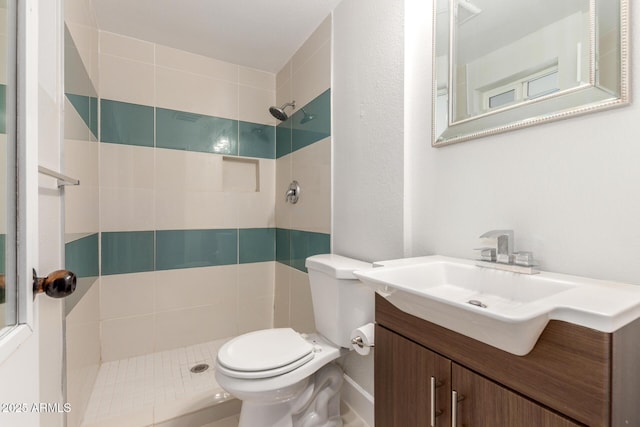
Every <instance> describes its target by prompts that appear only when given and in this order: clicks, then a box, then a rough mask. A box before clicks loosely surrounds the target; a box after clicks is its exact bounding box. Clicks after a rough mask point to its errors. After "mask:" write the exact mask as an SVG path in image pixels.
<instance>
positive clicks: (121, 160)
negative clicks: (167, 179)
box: [100, 143, 155, 189]
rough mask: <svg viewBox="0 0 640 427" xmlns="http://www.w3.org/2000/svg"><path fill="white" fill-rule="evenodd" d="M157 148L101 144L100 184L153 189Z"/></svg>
mask: <svg viewBox="0 0 640 427" xmlns="http://www.w3.org/2000/svg"><path fill="white" fill-rule="evenodd" d="M154 170H155V150H154V149H153V148H151V147H138V146H133V145H124V144H105V143H102V144H100V185H101V186H102V187H106V188H148V189H153V188H154V186H155V182H154Z"/></svg>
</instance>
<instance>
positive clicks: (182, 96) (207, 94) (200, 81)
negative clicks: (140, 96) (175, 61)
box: [156, 67, 238, 120]
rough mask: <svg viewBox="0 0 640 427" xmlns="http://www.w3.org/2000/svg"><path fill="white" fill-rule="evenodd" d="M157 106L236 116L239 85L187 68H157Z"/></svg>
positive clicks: (224, 116)
mask: <svg viewBox="0 0 640 427" xmlns="http://www.w3.org/2000/svg"><path fill="white" fill-rule="evenodd" d="M156 85H157V86H156V100H157V106H158V107H162V108H168V109H172V110H179V111H187V112H190V113H197V114H206V115H209V116H215V117H223V118H226V119H232V120H237V119H238V85H237V84H236V83H233V82H229V81H226V80H221V79H214V78H210V77H205V76H202V75H199V74H193V73H188V72H186V71H180V70H174V69H170V68H164V67H156Z"/></svg>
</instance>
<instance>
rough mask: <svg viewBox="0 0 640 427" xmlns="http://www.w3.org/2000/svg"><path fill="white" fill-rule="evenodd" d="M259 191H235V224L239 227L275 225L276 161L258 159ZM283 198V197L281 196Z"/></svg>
mask: <svg viewBox="0 0 640 427" xmlns="http://www.w3.org/2000/svg"><path fill="white" fill-rule="evenodd" d="M258 161H259V165H260V167H259V171H260V191H258V192H237V193H235V194H234V202H233V203H234V205H235V206H236V208H237V219H238V223H237V226H238V227H239V228H260V227H275V226H276V217H275V204H274V197H276V194H277V193H276V191H275V179H276V161H274V160H270V159H259V160H258ZM283 198H284V197H283Z"/></svg>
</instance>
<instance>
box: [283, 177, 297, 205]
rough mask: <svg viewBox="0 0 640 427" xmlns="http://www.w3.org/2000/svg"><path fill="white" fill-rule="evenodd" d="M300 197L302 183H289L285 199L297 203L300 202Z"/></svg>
mask: <svg viewBox="0 0 640 427" xmlns="http://www.w3.org/2000/svg"><path fill="white" fill-rule="evenodd" d="M299 197H300V185H299V184H298V181H293V182H292V183H291V184H289V188H288V189H287V192H286V193H285V195H284V201H285V202H289V203H291V204H293V205H295V204H296V203H298V198H299Z"/></svg>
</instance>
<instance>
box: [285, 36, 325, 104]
mask: <svg viewBox="0 0 640 427" xmlns="http://www.w3.org/2000/svg"><path fill="white" fill-rule="evenodd" d="M291 80H292V87H293V97H294V98H295V100H296V107H297V108H302V107H304V106H305V105H306V104H307V103H308V102H309V101H311V100H313V99H314V98H315V97H317V96H318V95H320V94H321V93H323V92H324V91H326V90H327V89H329V88H330V87H331V43H330V42H327V43H325V44H324V45H322V47H320V48H319V49H318V50H317V51H316V53H315V54H314V55H313V56H311V57H310V58H309V59H308V60H307V61H306V62H305V63H304V64H302V65H301V66H300V68H299V69H298V70H296V71H294V73H293V77H292V79H291Z"/></svg>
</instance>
